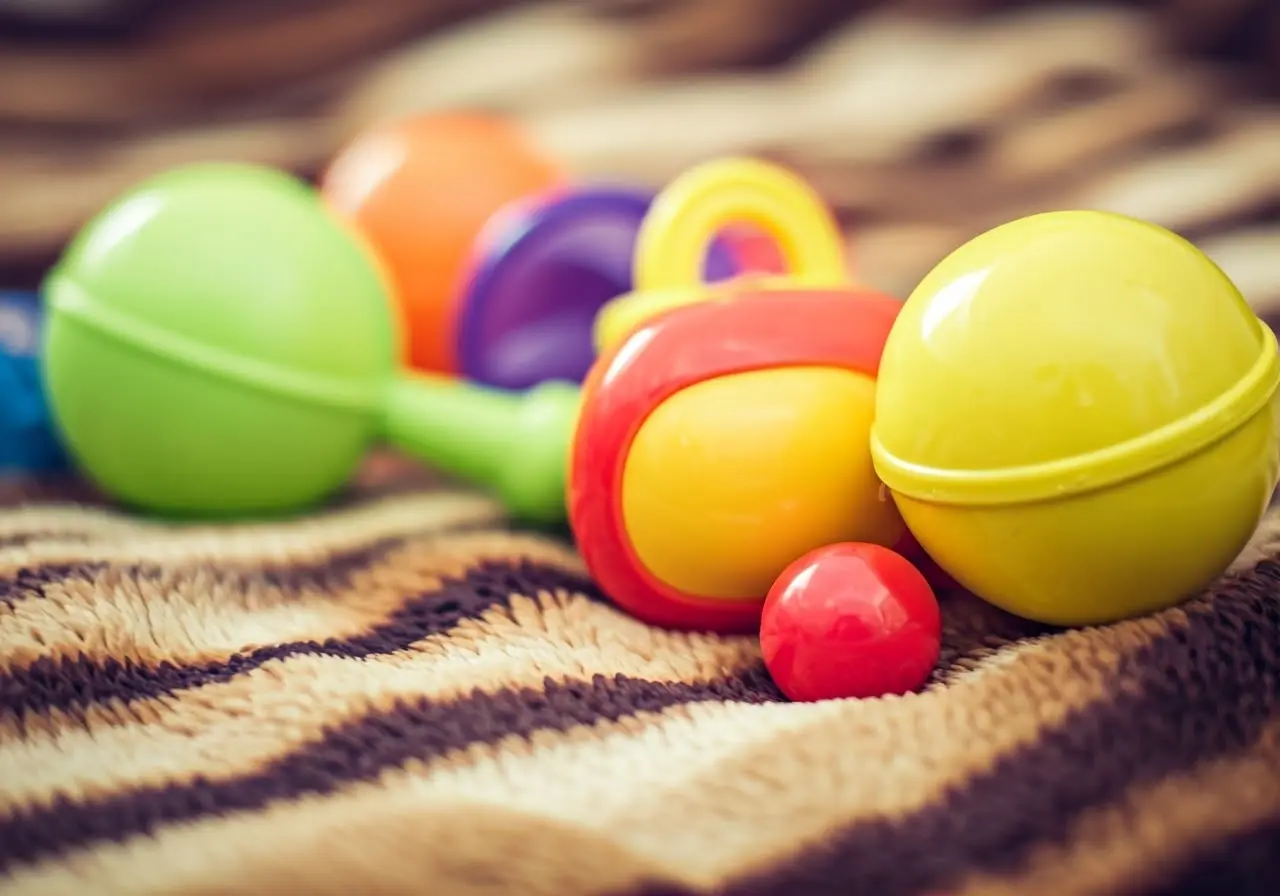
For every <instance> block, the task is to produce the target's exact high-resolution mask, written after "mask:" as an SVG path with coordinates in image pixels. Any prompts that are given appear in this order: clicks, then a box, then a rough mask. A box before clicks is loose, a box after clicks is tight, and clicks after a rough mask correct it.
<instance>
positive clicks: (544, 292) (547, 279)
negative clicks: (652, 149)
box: [457, 186, 759, 389]
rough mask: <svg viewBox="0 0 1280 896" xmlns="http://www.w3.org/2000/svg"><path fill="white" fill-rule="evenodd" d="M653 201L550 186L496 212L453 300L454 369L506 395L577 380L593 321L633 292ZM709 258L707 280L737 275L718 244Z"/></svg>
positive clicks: (587, 357)
mask: <svg viewBox="0 0 1280 896" xmlns="http://www.w3.org/2000/svg"><path fill="white" fill-rule="evenodd" d="M653 198H654V197H653V194H652V193H649V192H645V191H642V190H636V189H629V188H625V187H610V186H591V187H572V188H563V189H561V188H557V189H555V190H552V191H550V192H549V193H547V194H544V195H539V196H536V197H532V198H527V199H521V200H516V201H515V202H513V203H511V204H510V205H508V206H507V207H504V208H503V210H502V211H500V212H499V213H498V214H497V215H495V216H494V218H493V219H491V220H490V222H489V223H488V224H487V225H486V226H485V228H484V229H483V230H482V231H481V233H480V236H479V237H478V239H477V245H476V249H475V252H474V256H475V257H474V259H473V261H472V263H471V264H470V265H468V269H469V270H470V274H469V276H468V277H467V278H465V279H464V283H463V287H462V295H461V297H460V298H459V300H458V309H459V310H458V346H457V358H458V371H459V373H461V374H462V375H463V376H465V377H467V378H469V379H471V380H474V381H476V382H480V383H485V384H487V385H491V386H497V387H500V388H505V389H524V388H528V387H529V386H532V385H534V384H536V383H539V382H542V381H544V380H550V379H559V380H569V381H572V382H581V381H582V379H583V378H584V377H585V376H586V374H587V371H588V370H589V369H590V367H591V363H592V362H593V361H594V360H595V346H594V345H593V343H592V327H593V326H594V323H595V318H596V315H597V314H598V313H599V311H600V308H601V307H602V306H603V305H604V304H605V303H606V302H608V301H610V300H612V299H614V298H616V297H617V296H619V295H622V294H623V293H626V292H629V291H630V290H631V288H632V280H631V267H632V258H633V257H634V255H635V241H636V234H637V232H638V231H639V229H640V223H641V221H643V220H644V217H645V214H646V213H647V212H648V211H649V206H650V204H651V203H652V202H653ZM746 248H747V249H748V250H755V254H757V255H758V254H759V251H758V248H757V247H755V246H752V245H748V246H747V247H746ZM707 255H708V258H707V261H706V271H705V273H706V276H707V278H708V279H709V280H722V279H725V278H727V277H729V276H731V275H733V274H735V273H737V271H738V270H739V269H740V264H739V263H738V261H737V258H736V256H735V255H734V254H733V252H732V251H731V247H729V248H727V247H726V246H725V245H724V243H723V241H717V242H716V243H715V244H713V245H712V247H711V250H710V251H709V252H708V253H707ZM747 260H748V262H750V260H751V257H750V256H748V259H747Z"/></svg>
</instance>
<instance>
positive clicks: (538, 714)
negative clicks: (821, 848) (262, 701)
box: [0, 667, 782, 873]
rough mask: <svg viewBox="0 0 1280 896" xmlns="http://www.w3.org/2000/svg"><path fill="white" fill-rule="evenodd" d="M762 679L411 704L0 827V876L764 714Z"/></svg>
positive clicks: (755, 673) (578, 685) (27, 813)
mask: <svg viewBox="0 0 1280 896" xmlns="http://www.w3.org/2000/svg"><path fill="white" fill-rule="evenodd" d="M781 699H782V697H781V695H780V694H779V693H778V692H777V690H776V688H775V687H774V686H773V683H772V681H771V680H770V679H769V677H768V675H767V674H766V673H765V672H764V670H763V669H762V668H759V667H756V668H753V669H751V670H748V671H746V672H744V673H742V674H740V675H737V676H734V677H731V678H728V679H724V680H719V681H710V682H705V683H689V682H650V681H638V680H635V679H630V678H626V677H624V676H621V675H619V676H615V677H613V678H611V679H610V678H606V677H605V676H603V675H597V676H595V677H594V678H593V679H592V680H591V681H589V682H586V681H569V682H555V681H550V680H548V681H547V682H546V683H545V685H544V687H543V688H542V689H541V690H540V691H538V690H534V689H530V688H523V689H519V690H516V689H504V690H500V691H498V692H496V693H489V694H486V693H480V692H476V693H473V694H472V695H471V696H469V697H465V698H462V699H460V700H456V701H452V702H450V703H445V704H437V703H434V702H432V701H430V700H418V701H415V702H413V703H408V704H402V705H398V706H396V707H395V708H393V709H392V710H390V711H388V712H385V713H378V714H374V715H371V716H368V717H366V718H362V719H360V720H358V721H356V722H354V723H352V724H349V725H344V726H340V727H338V728H335V729H334V730H332V731H329V732H328V733H326V734H325V736H324V737H322V738H321V739H319V740H318V741H316V742H315V743H312V744H309V745H308V746H307V747H305V748H304V749H301V750H297V751H295V752H293V753H290V754H289V755H287V756H285V757H283V758H282V759H280V760H278V761H276V762H273V763H271V764H269V765H267V766H266V767H265V768H263V769H261V770H260V771H257V772H255V773H253V774H250V775H246V776H243V777H236V778H231V779H229V780H225V781H212V782H211V781H208V780H206V779H201V778H198V779H196V780H195V781H193V782H191V783H188V784H184V785H176V786H172V785H171V786H163V787H154V788H138V789H136V790H131V791H127V792H125V793H122V794H120V795H117V796H112V797H108V798H105V799H98V800H90V801H87V802H83V803H79V802H75V801H73V800H71V799H69V798H67V797H60V798H58V799H57V800H56V801H55V802H53V803H52V804H51V805H48V806H45V807H41V808H37V809H26V810H21V811H18V812H15V813H11V814H9V815H8V816H7V817H5V818H4V819H3V820H0V873H5V872H9V871H11V870H12V868H13V866H14V865H16V864H19V863H26V862H31V861H33V860H36V859H40V858H44V857H45V856H47V855H50V854H54V853H58V852H62V851H65V850H68V849H72V848H75V847H81V846H85V845H87V844H92V843H94V842H97V841H103V840H107V841H119V840H124V839H126V838H128V837H131V836H135V835H138V834H143V833H146V832H149V831H152V830H154V829H155V828H156V827H158V826H160V825H165V824H174V823H177V822H183V821H189V820H191V819H193V818H199V817H202V816H205V815H210V814H220V813H227V812H244V811H250V810H254V809H260V808H262V807H263V806H266V805H269V804H270V803H273V802H276V801H279V800H291V799H296V798H298V797H299V796H303V795H306V794H326V793H330V792H332V791H334V790H336V789H338V788H339V787H341V786H344V785H347V784H350V783H352V782H353V781H362V780H371V779H374V778H376V777H377V776H378V775H379V774H381V773H382V772H383V771H384V770H386V769H388V768H395V767H397V766H399V765H402V764H404V763H405V762H407V761H409V760H410V759H414V760H418V761H423V760H427V759H431V758H434V757H438V756H442V755H445V754H447V753H451V752H458V751H462V750H465V749H468V748H470V747H473V746H475V745H477V744H493V743H497V742H498V741H501V740H504V739H506V738H508V737H512V736H518V737H529V736H530V735H532V734H533V733H534V732H536V731H538V730H552V731H564V730H567V729H569V728H571V727H573V726H575V725H591V724H595V723H597V722H601V721H617V720H618V719H620V718H622V717H624V716H628V715H635V714H637V713H647V712H657V711H660V710H663V709H666V708H669V707H671V706H675V705H679V704H682V703H691V702H696V701H708V700H714V701H731V702H747V703H761V702H769V701H778V700H781Z"/></svg>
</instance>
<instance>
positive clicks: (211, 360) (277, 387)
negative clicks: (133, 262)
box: [46, 277, 384, 413]
mask: <svg viewBox="0 0 1280 896" xmlns="http://www.w3.org/2000/svg"><path fill="white" fill-rule="evenodd" d="M46 302H47V303H48V305H49V307H50V310H51V311H53V312H54V313H55V314H59V315H64V316H65V317H66V318H68V319H69V320H72V321H74V322H75V323H77V324H79V325H81V326H83V327H86V328H88V329H89V330H90V331H92V332H94V333H97V334H98V335H100V336H105V337H107V338H110V339H113V340H115V341H116V342H118V343H121V344H123V345H126V346H128V347H130V348H132V349H135V350H138V351H142V352H144V353H146V354H148V355H150V356H152V357H154V358H157V359H159V360H162V361H166V362H168V363H170V364H173V365H174V366H177V367H181V368H184V369H187V370H192V371H197V372H200V373H204V374H206V375H209V376H213V377H217V378H221V379H227V380H231V381H234V382H235V383H237V384H238V385H241V386H244V387H247V388H250V389H253V390H256V391H259V392H266V393H270V394H272V395H277V396H281V397H285V398H290V399H293V400H295V401H300V402H303V403H305V404H312V405H324V406H327V407H331V408H338V409H341V410H349V411H359V412H365V413H373V412H375V411H376V410H377V409H378V407H379V405H380V402H381V398H382V389H383V386H384V383H382V382H379V383H378V384H377V385H376V386H371V385H368V384H365V383H359V382H355V381H353V380H344V379H341V378H339V377H330V376H324V375H322V374H315V373H307V372H303V371H298V370H290V369H288V368H286V367H283V366H281V365H277V364H271V363H267V362H263V361H258V360H256V359H253V358H246V357H244V356H241V355H236V354H234V353H232V352H227V351H223V350H221V349H218V348H214V347H212V346H209V345H205V344H203V343H201V342H198V341H196V340H194V339H191V338H189V337H186V336H181V335H178V334H175V333H173V332H170V331H168V330H164V329H161V328H159V327H154V326H151V325H150V324H146V323H143V322H141V321H138V320H136V319H135V318H131V317H128V316H126V315H123V314H120V313H118V312H116V311H113V310H111V309H109V308H107V307H105V306H104V305H102V303H100V302H96V301H94V299H93V298H92V297H90V296H89V294H88V293H87V292H86V291H85V290H84V289H82V288H81V287H80V286H79V284H77V283H75V282H74V281H73V280H70V279H67V278H65V277H61V278H58V279H56V280H53V281H52V282H51V283H50V284H49V287H48V289H47V290H46Z"/></svg>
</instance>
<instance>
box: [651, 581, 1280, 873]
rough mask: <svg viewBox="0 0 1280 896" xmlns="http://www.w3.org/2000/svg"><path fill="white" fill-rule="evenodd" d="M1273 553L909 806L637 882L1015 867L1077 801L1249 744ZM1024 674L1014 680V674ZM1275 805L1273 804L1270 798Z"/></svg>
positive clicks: (1274, 695) (1273, 672) (1272, 622)
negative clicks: (675, 875) (1002, 746)
mask: <svg viewBox="0 0 1280 896" xmlns="http://www.w3.org/2000/svg"><path fill="white" fill-rule="evenodd" d="M1278 590H1280V563H1277V562H1276V561H1271V560H1268V561H1265V562H1263V563H1262V564H1260V565H1259V566H1258V567H1257V568H1256V569H1254V570H1253V571H1251V572H1249V573H1247V574H1244V575H1241V576H1239V577H1237V578H1235V579H1233V580H1230V581H1228V582H1226V583H1224V584H1223V585H1222V586H1221V589H1220V591H1219V592H1218V593H1217V594H1216V595H1214V596H1213V597H1211V598H1209V599H1202V600H1200V601H1197V602H1196V604H1195V605H1193V606H1192V607H1191V608H1189V610H1188V611H1187V612H1186V614H1185V618H1186V621H1185V624H1184V623H1182V622H1181V617H1182V616H1183V611H1181V610H1174V611H1170V612H1166V613H1164V614H1161V616H1160V617H1159V618H1160V619H1162V620H1163V621H1164V623H1165V625H1166V626H1167V630H1166V632H1165V633H1164V634H1163V635H1161V636H1160V637H1158V638H1156V639H1154V640H1153V641H1152V642H1151V643H1150V644H1149V645H1148V646H1146V647H1144V648H1142V649H1140V650H1138V651H1135V652H1134V653H1131V654H1128V655H1126V656H1124V657H1122V658H1121V661H1120V666H1119V668H1118V669H1117V672H1116V674H1115V676H1114V678H1113V680H1112V682H1111V684H1110V688H1109V693H1108V695H1107V697H1106V698H1105V699H1102V700H1099V701H1095V702H1092V703H1090V704H1089V705H1088V706H1086V707H1084V708H1081V709H1078V710H1075V711H1073V712H1071V713H1069V714H1068V715H1067V716H1066V717H1065V718H1064V719H1063V721H1062V722H1061V723H1060V724H1057V725H1055V726H1053V727H1052V728H1050V729H1048V730H1045V731H1042V732H1041V733H1040V734H1039V736H1038V737H1037V738H1036V739H1035V741H1034V742H1032V743H1029V744H1027V745H1025V746H1024V747H1022V748H1020V749H1018V750H1015V751H1013V752H1011V753H1008V754H1006V755H1003V756H999V757H992V758H993V762H992V764H991V766H990V768H989V769H987V770H986V771H983V772H980V773H978V774H976V775H975V776H973V777H972V778H971V779H969V780H968V781H965V782H964V783H963V785H960V786H956V787H954V788H953V789H951V790H950V791H948V792H945V793H941V794H938V795H937V797H936V798H935V799H934V800H933V801H931V802H930V803H929V804H928V805H926V806H923V807H922V808H920V809H918V810H917V811H914V812H911V813H907V814H904V815H900V816H898V817H890V818H874V819H869V820H861V821H856V822H854V823H852V824H851V825H850V826H848V827H847V828H846V829H845V830H843V831H841V832H838V833H836V834H834V835H833V836H831V837H829V838H828V839H826V840H825V841H824V842H822V843H821V844H820V845H817V846H815V847H812V848H810V849H808V850H804V851H801V852H800V853H799V854H797V855H794V856H792V857H790V858H788V859H785V860H783V861H781V862H779V863H777V865H776V866H775V867H773V868H770V869H765V870H763V871H761V872H759V873H756V874H753V875H750V876H744V877H738V879H737V880H734V881H733V882H732V883H729V884H727V885H725V886H723V887H721V888H717V889H714V890H701V889H689V888H682V887H675V886H667V885H662V886H654V887H650V888H647V889H643V890H641V891H639V892H643V893H645V894H646V896H684V894H690V893H695V892H697V893H705V892H714V893H717V894H721V896H773V894H777V896H784V894H794V893H800V892H803V893H805V894H823V893H833V894H834V893H851V892H852V893H864V892H865V893H876V894H879V896H896V894H920V893H929V892H936V891H944V890H946V889H947V888H948V887H951V886H954V885H955V884H956V883H957V882H958V881H959V879H960V877H961V876H963V875H965V874H970V873H975V872H986V873H990V874H993V875H999V874H1008V873H1013V872H1016V871H1017V870H1018V869H1019V868H1020V867H1021V866H1022V865H1023V864H1024V863H1025V862H1026V861H1027V859H1028V856H1029V855H1030V853H1031V852H1032V851H1033V850H1034V848H1035V847H1036V846H1037V845H1040V844H1052V843H1057V842H1061V841H1062V840H1063V839H1064V838H1065V837H1066V836H1067V834H1068V831H1069V830H1070V828H1071V825H1072V824H1073V823H1074V822H1075V820H1076V819H1077V818H1079V817H1080V815H1081V814H1082V813H1084V812H1086V811H1087V810H1089V809H1092V808H1095V807H1099V806H1105V805H1107V804H1108V803H1110V802H1113V801H1115V800H1118V799H1120V798H1122V797H1123V795H1124V794H1125V793H1126V792H1127V791H1128V790H1129V789H1130V788H1133V787H1138V786H1144V785H1151V784H1154V783H1155V782H1157V781H1159V780H1161V779H1162V778H1165V777H1166V776H1170V775H1176V774H1178V773H1180V772H1183V771H1185V770H1186V769H1189V768H1191V767H1193V766H1194V765H1195V764H1197V763H1202V762H1207V761H1211V760H1214V759H1216V758H1220V757H1222V756H1225V755H1229V754H1232V753H1236V752H1240V751H1243V750H1245V749H1246V748H1248V747H1249V746H1250V745H1251V744H1253V743H1254V742H1255V741H1257V740H1258V739H1259V738H1260V736H1261V735H1262V733H1263V731H1264V729H1265V728H1266V726H1267V724H1268V723H1269V722H1270V721H1271V720H1272V719H1273V718H1274V717H1275V714H1276V712H1277V708H1278V707H1280V606H1277V604H1276V601H1275V594H1276V593H1277V591H1278ZM1022 684H1024V685H1025V680H1024V681H1023V682H1022ZM1277 808H1280V806H1278V807H1277Z"/></svg>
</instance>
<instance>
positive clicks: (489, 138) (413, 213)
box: [321, 113, 563, 373]
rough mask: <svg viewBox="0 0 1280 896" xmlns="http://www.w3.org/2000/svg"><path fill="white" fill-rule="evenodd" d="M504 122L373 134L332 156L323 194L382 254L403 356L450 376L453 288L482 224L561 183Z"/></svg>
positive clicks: (400, 127) (469, 121)
mask: <svg viewBox="0 0 1280 896" xmlns="http://www.w3.org/2000/svg"><path fill="white" fill-rule="evenodd" d="M562 179H563V178H562V173H561V171H560V169H559V167H558V166H557V165H556V164H555V163H554V162H552V161H551V160H549V159H547V158H544V157H543V156H542V155H541V154H540V153H539V152H538V151H537V150H536V148H535V147H533V146H532V144H531V143H530V142H529V141H528V140H527V139H526V137H525V135H524V134H523V133H522V132H521V131H520V130H519V129H518V128H516V127H515V126H514V125H512V124H509V123H508V122H506V121H504V120H502V119H499V118H494V117H490V116H486V115H481V114H472V113H447V114H443V113H442V114H431V115H419V116H414V117H411V118H406V119H403V120H399V121H395V122H392V123H389V124H387V125H384V126H381V127H378V128H375V129H373V130H371V131H369V132H368V133H366V134H364V135H362V136H361V137H359V138H357V139H356V140H355V141H354V142H353V143H352V144H351V145H350V146H348V147H346V148H345V149H344V150H343V151H342V152H341V153H340V154H339V155H338V156H337V158H335V159H334V161H333V163H332V165H331V166H330V167H329V169H328V171H327V172H326V173H325V176H324V179H323V182H322V186H321V189H322V191H323V193H324V195H325V198H326V199H327V200H328V202H329V203H330V204H331V205H332V206H333V207H334V208H335V209H336V210H337V211H338V212H339V213H340V214H342V215H343V216H345V217H347V218H348V219H350V220H351V221H353V222H354V223H355V225H356V226H357V227H359V228H360V229H361V230H362V231H363V232H364V233H365V234H366V235H367V236H368V238H369V240H370V242H371V243H372V244H373V245H374V246H375V247H376V248H377V251H378V252H379V254H380V255H381V256H382V258H383V260H384V262H385V264H386V267H387V269H388V271H389V272H390V275H391V278H392V280H393V282H394V284H395V294H396V299H397V301H398V302H399V303H400V305H401V306H402V308H403V309H404V315H403V316H404V320H405V324H406V325H407V327H408V330H409V359H410V362H411V364H412V365H413V366H414V367H416V368H418V369H420V370H425V371H435V372H447V373H455V372H457V369H458V357H457V351H456V335H455V334H456V332H457V313H458V308H457V299H458V294H459V284H460V283H461V281H462V278H463V277H464V271H465V266H466V263H467V260H468V259H469V257H470V254H471V251H472V246H473V243H474V241H475V239H476V237H477V235H478V234H479V233H480V231H481V229H482V228H483V227H484V225H485V222H486V221H487V220H489V218H490V217H491V216H492V215H493V214H494V213H496V212H497V211H498V210H499V209H501V208H502V207H503V206H504V205H506V204H507V203H509V202H511V201H512V200H515V199H518V198H520V197H523V196H529V195H533V194H536V193H540V192H542V191H544V190H546V189H548V188H549V187H551V186H553V185H555V184H558V183H560V182H561V180H562Z"/></svg>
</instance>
